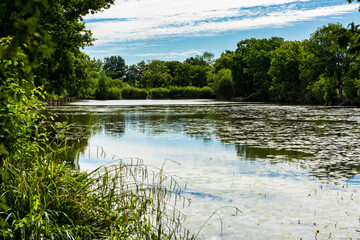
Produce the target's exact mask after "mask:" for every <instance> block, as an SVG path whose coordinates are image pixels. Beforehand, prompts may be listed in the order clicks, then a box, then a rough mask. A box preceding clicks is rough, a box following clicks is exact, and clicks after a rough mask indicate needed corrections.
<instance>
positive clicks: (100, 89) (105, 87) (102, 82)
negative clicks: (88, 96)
mask: <svg viewBox="0 0 360 240" xmlns="http://www.w3.org/2000/svg"><path fill="white" fill-rule="evenodd" d="M109 87H110V78H109V77H107V76H106V75H105V73H101V74H100V78H99V81H98V85H97V87H96V91H95V97H96V99H100V100H104V99H108V96H109Z"/></svg>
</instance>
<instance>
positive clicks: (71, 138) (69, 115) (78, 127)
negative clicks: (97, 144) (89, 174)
mask: <svg viewBox="0 0 360 240" xmlns="http://www.w3.org/2000/svg"><path fill="white" fill-rule="evenodd" d="M67 108H68V107H66V106H62V107H60V108H57V109H53V110H52V112H56V117H55V119H54V121H55V122H66V123H67V124H68V125H67V128H66V131H65V135H66V140H67V141H66V145H67V146H68V147H69V148H68V150H67V151H66V152H64V156H63V159H65V160H66V162H67V163H69V164H70V165H71V167H73V168H78V165H77V164H76V162H77V158H78V156H79V154H81V153H84V151H85V149H86V148H87V147H88V144H89V139H90V137H91V135H92V134H97V133H100V132H103V131H104V132H105V133H106V134H112V135H117V136H121V135H123V134H124V133H125V127H124V117H123V116H122V115H110V116H109V115H108V114H97V113H96V112H95V113H91V112H88V111H74V112H67V111H64V110H66V109H67ZM59 109H60V110H59ZM61 110H63V111H61Z"/></svg>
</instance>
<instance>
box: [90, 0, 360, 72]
mask: <svg viewBox="0 0 360 240" xmlns="http://www.w3.org/2000/svg"><path fill="white" fill-rule="evenodd" d="M358 9H359V4H348V3H347V1H346V0H117V1H116V3H115V5H113V6H112V7H111V8H110V9H108V10H105V11H102V12H98V13H96V14H93V15H87V16H86V17H85V22H86V26H87V28H88V29H90V30H92V32H93V36H94V37H95V38H96V41H95V43H94V46H91V47H87V48H85V53H87V54H88V55H89V56H90V57H91V58H93V57H95V58H98V59H103V58H105V57H109V56H114V55H120V56H122V57H123V58H124V59H125V62H126V64H127V65H131V64H135V63H137V62H139V61H141V60H145V61H146V60H151V59H161V60H165V61H170V60H178V61H183V60H185V59H186V58H188V57H192V56H195V55H201V54H202V53H203V52H204V51H208V52H212V53H214V54H215V57H216V58H217V57H219V56H220V54H221V53H222V52H223V51H224V50H225V49H228V50H235V49H236V44H237V42H239V41H241V40H244V39H246V38H251V37H255V38H269V37H273V36H277V37H283V38H284V39H285V40H303V39H306V38H309V36H310V34H311V33H313V32H314V31H315V30H316V29H317V28H318V27H321V26H323V25H326V24H327V23H329V22H331V23H337V22H339V23H342V24H343V25H344V26H347V25H348V24H349V23H350V22H355V23H357V24H358V23H359V21H358V19H359V18H360V13H359V12H358Z"/></svg>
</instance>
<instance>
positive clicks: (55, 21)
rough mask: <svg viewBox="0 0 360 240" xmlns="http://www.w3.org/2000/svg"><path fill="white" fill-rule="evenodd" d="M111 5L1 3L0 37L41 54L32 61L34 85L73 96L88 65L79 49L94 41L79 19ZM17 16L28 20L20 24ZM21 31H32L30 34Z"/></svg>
mask: <svg viewBox="0 0 360 240" xmlns="http://www.w3.org/2000/svg"><path fill="white" fill-rule="evenodd" d="M113 3H114V0H95V1H93V0H84V1H66V0H57V1H47V0H37V1H35V0H31V1H25V2H24V1H21V0H15V1H14V0H4V1H2V2H1V4H0V13H1V14H0V28H1V31H0V37H1V36H2V37H4V36H15V38H14V40H15V41H18V40H19V39H27V40H26V41H27V43H28V44H27V46H29V48H28V49H29V50H28V51H31V49H32V48H36V49H37V50H38V51H39V52H41V54H39V55H38V58H36V59H37V60H38V67H37V68H36V69H35V68H34V72H35V74H36V78H35V79H34V81H35V84H36V85H44V86H45V87H46V89H47V90H48V91H50V92H51V91H54V92H56V93H58V94H62V93H66V94H69V95H76V94H77V91H78V90H80V88H81V87H80V85H81V84H82V82H83V81H84V80H85V79H86V76H85V75H86V74H87V73H86V70H87V69H88V65H89V63H88V58H87V56H85V55H84V53H82V52H81V50H80V49H81V48H83V47H86V46H89V45H91V43H92V41H93V40H94V39H93V38H92V35H91V32H90V31H89V30H86V28H85V22H84V21H83V18H82V17H83V16H85V15H87V14H89V13H95V12H97V11H100V10H101V9H104V8H109V7H110V5H111V4H113ZM31 11H33V12H36V13H37V14H38V15H37V16H35V15H34V14H33V13H32V12H31ZM19 16H22V17H23V16H32V17H29V18H26V22H23V23H21V24H20V22H19V21H18V20H17V19H18V18H19ZM14 23H15V24H14ZM16 24H17V26H16ZM20 25H22V26H24V28H23V29H21V26H20ZM25 27H32V28H33V29H32V30H31V32H32V34H29V31H27V30H26V29H25ZM19 29H21V30H20V31H18V30H19ZM50 43H51V44H50ZM49 55H50V58H49ZM33 60H35V59H33Z"/></svg>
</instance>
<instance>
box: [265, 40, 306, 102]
mask: <svg viewBox="0 0 360 240" xmlns="http://www.w3.org/2000/svg"><path fill="white" fill-rule="evenodd" d="M300 58H301V49H300V42H296V41H292V42H290V41H287V42H284V43H283V44H282V45H281V46H280V47H279V48H277V49H276V50H274V51H273V52H272V58H271V66H270V69H269V75H270V76H271V77H272V84H271V88H270V90H271V91H273V95H274V98H275V99H276V100H278V101H281V102H303V101H304V86H303V82H302V81H301V79H300V69H299V65H300Z"/></svg>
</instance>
